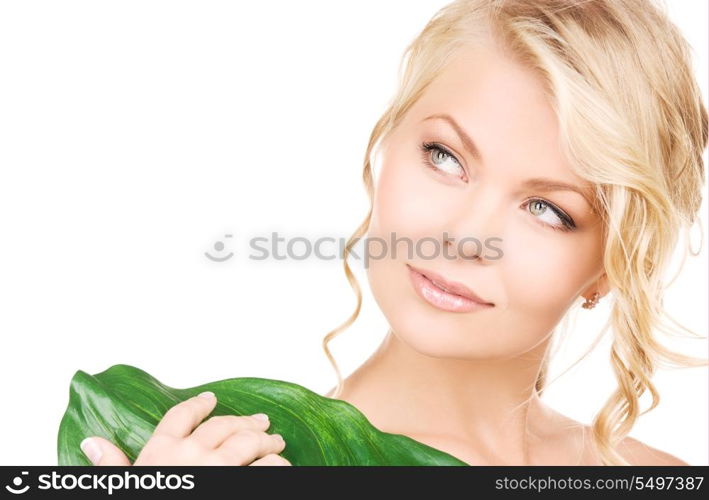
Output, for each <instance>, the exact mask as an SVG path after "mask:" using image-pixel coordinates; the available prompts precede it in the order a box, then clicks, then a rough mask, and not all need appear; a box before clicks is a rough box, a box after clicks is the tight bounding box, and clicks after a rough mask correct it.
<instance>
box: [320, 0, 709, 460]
mask: <svg viewBox="0 0 709 500" xmlns="http://www.w3.org/2000/svg"><path fill="white" fill-rule="evenodd" d="M490 41H495V42H502V43H501V44H500V45H499V46H500V47H501V48H504V50H505V51H506V53H509V54H510V55H512V56H513V57H515V59H516V60H517V61H519V62H520V63H522V64H524V65H525V66H526V67H529V68H531V69H533V70H535V71H536V72H537V74H539V75H540V76H541V78H542V81H543V82H544V85H545V87H546V90H547V92H548V95H549V98H550V102H551V104H552V105H553V107H554V110H555V112H556V114H557V117H558V120H559V126H560V133H561V142H562V147H563V151H564V154H565V155H567V157H568V158H569V160H570V163H571V164H572V166H573V168H574V171H575V172H576V173H577V174H578V175H579V176H581V177H582V178H584V179H586V180H588V181H590V183H592V184H593V185H594V186H595V195H596V202H597V207H598V212H599V214H600V215H601V217H602V220H603V223H604V241H605V247H604V266H605V272H606V274H607V277H608V284H609V286H610V292H611V293H610V294H609V296H610V298H611V299H612V305H611V314H610V318H609V322H608V323H607V324H606V328H607V327H609V326H610V327H611V328H612V332H613V340H612V347H611V354H610V361H611V365H612V368H613V371H614V375H615V378H616V381H617V388H616V389H615V391H614V392H613V393H612V394H611V396H610V397H609V398H608V399H607V400H606V402H605V404H604V405H603V407H602V408H601V410H600V411H599V412H598V413H597V414H596V416H595V417H594V420H593V423H592V430H593V432H592V440H593V443H594V444H595V446H596V449H597V450H598V452H599V454H600V456H601V459H602V462H603V463H604V464H605V465H628V462H627V461H625V460H624V458H623V457H622V456H621V455H620V454H619V453H618V452H617V451H616V445H617V444H618V443H619V442H620V441H621V440H622V439H623V438H624V437H625V436H627V434H628V433H629V431H630V429H631V428H632V426H633V425H634V424H635V422H636V420H637V419H638V417H639V416H640V415H642V414H644V413H646V412H647V411H650V410H652V409H653V408H655V407H656V406H657V405H658V403H659V400H660V396H659V394H658V391H657V389H656V388H655V386H654V385H653V383H652V381H651V377H652V375H653V374H654V372H655V370H656V369H657V368H658V367H659V366H662V364H663V363H666V364H667V365H679V366H704V365H706V364H707V362H706V360H704V359H699V358H691V357H687V356H684V355H682V354H678V353H675V352H672V351H670V350H668V349H667V348H666V347H664V346H662V345H661V344H660V343H659V342H658V340H657V337H656V335H655V331H656V330H657V331H663V332H669V331H670V329H669V325H667V324H666V323H665V322H664V319H663V316H666V317H667V318H668V319H669V320H670V322H671V323H673V324H674V325H677V326H680V327H681V325H679V324H678V323H677V322H676V321H675V320H674V319H672V318H671V317H669V315H667V313H666V312H665V311H664V310H663V303H662V295H663V291H664V289H665V288H666V287H667V286H668V285H669V284H668V285H665V284H664V282H663V277H664V274H665V271H666V269H667V267H668V264H669V260H670V257H671V256H672V253H673V250H674V249H675V247H676V244H677V241H678V238H679V236H680V232H681V231H682V230H686V233H685V234H686V235H688V234H689V230H690V229H691V227H692V226H693V225H694V223H695V222H696V221H697V217H698V211H699V209H700V205H701V201H702V195H701V189H702V186H703V183H704V164H703V160H702V154H703V151H704V149H705V148H706V146H707V134H708V132H707V128H708V126H707V110H706V108H705V107H704V104H703V101H702V96H701V92H700V90H699V88H698V85H697V83H696V81H695V79H694V77H693V73H692V66H691V53H690V50H691V49H690V47H689V45H688V43H687V42H686V40H685V39H684V38H683V37H682V35H681V33H680V31H679V30H678V28H677V27H676V26H675V25H674V24H672V23H671V22H670V20H669V19H668V17H667V15H666V7H664V5H660V4H656V3H654V2H651V1H650V0H586V1H582V0H456V1H453V2H452V3H450V4H448V5H447V6H445V7H443V8H442V9H440V10H439V11H438V12H437V13H436V14H435V15H434V16H433V18H432V19H431V20H430V21H429V22H428V24H427V25H426V26H425V28H424V29H423V31H422V32H421V33H420V34H419V35H418V37H416V38H415V39H414V40H413V42H412V43H411V44H410V45H409V46H408V47H407V49H406V51H405V53H404V57H403V58H402V61H401V64H402V65H403V67H404V71H403V77H402V66H400V68H399V80H400V81H399V88H398V89H397V92H396V93H395V95H394V97H393V98H392V100H391V101H390V103H389V105H388V107H387V109H386V110H385V112H384V114H383V115H382V116H381V118H380V119H379V120H378V121H377V123H376V125H375V126H374V129H373V131H372V132H371V135H370V138H369V144H368V146H367V150H366V154H365V161H364V170H363V174H362V177H363V181H364V185H365V188H366V190H367V194H368V196H369V201H370V208H369V212H368V213H367V216H366V217H365V219H364V221H363V222H362V223H361V224H360V225H359V227H358V228H357V229H356V230H355V232H354V233H353V234H352V236H351V237H350V238H349V240H348V241H347V244H346V246H345V248H344V249H343V255H342V256H343V263H344V270H345V275H346V277H347V279H348V281H349V282H350V285H351V286H352V288H353V289H354V291H355V294H356V295H357V306H356V308H355V311H354V312H353V313H352V315H351V316H350V317H349V318H348V319H347V320H346V321H345V322H344V323H342V324H341V325H340V326H338V327H337V328H335V329H334V330H332V331H331V332H329V333H328V334H327V335H326V336H325V337H324V339H323V348H324V350H325V354H326V355H327V357H328V358H329V360H330V362H331V363H332V365H333V367H334V368H335V372H336V374H337V378H338V385H337V388H336V391H335V394H334V397H338V396H339V394H340V393H341V390H342V386H343V380H342V377H341V375H340V371H339V369H338V368H337V364H336V362H335V360H334V358H333V357H332V354H331V353H330V350H329V349H328V347H327V344H328V342H329V341H330V340H331V339H332V338H333V337H334V336H336V335H337V334H339V333H340V332H341V331H343V330H344V329H345V328H347V327H349V326H350V325H351V324H352V323H353V321H354V320H355V319H356V317H357V316H358V315H359V312H360V308H361V304H362V294H361V290H360V287H359V284H358V283H357V279H356V278H355V276H354V274H353V273H352V271H351V270H350V268H349V265H348V263H347V257H348V255H349V254H350V251H351V249H352V247H353V246H354V244H356V243H357V241H358V240H359V238H361V237H362V236H363V235H365V234H366V232H367V230H368V228H369V222H370V218H371V215H372V202H373V191H374V188H373V183H372V170H371V155H372V153H373V151H374V150H375V149H376V147H377V146H378V145H379V144H380V143H381V141H382V140H384V139H385V138H386V137H387V136H388V135H389V134H390V133H391V132H392V131H393V130H394V129H395V128H396V126H397V125H398V124H399V122H400V121H401V120H402V118H403V117H404V115H405V114H406V112H407V110H408V109H409V108H410V107H411V106H412V104H413V103H415V102H416V101H417V99H418V98H419V97H420V96H421V94H422V93H423V92H424V90H425V89H426V87H427V86H428V85H429V84H430V83H431V82H432V81H433V80H434V79H435V77H436V75H437V74H439V73H440V71H441V70H442V69H443V67H444V66H445V64H446V63H447V61H448V60H449V59H450V57H451V55H453V54H454V53H455V52H456V50H457V49H459V48H460V47H463V46H479V45H480V44H484V43H488V42H490ZM687 238H688V237H687ZM686 242H688V239H687V240H686ZM686 255H687V249H686V247H685V253H684V257H685V258H686ZM682 264H684V258H683V260H682ZM670 283H671V282H670ZM606 328H604V331H605V330H606ZM681 328H682V329H683V330H685V331H687V332H690V330H687V329H686V328H684V327H681ZM601 333H603V332H601ZM702 338H703V337H702ZM547 368H548V357H546V358H545V360H544V361H543V363H542V366H541V369H540V373H539V376H538V379H537V381H536V384H535V388H536V390H537V391H538V392H539V393H541V391H542V390H543V389H544V387H545V386H546V373H547ZM645 391H649V392H650V393H651V395H652V404H651V406H650V407H649V408H648V409H646V410H645V411H643V412H640V408H639V399H640V396H642V395H643V394H644V393H645Z"/></svg>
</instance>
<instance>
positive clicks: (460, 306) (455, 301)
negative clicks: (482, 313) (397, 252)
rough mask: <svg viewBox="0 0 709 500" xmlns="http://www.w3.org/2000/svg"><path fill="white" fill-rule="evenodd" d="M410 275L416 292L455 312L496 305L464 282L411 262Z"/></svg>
mask: <svg viewBox="0 0 709 500" xmlns="http://www.w3.org/2000/svg"><path fill="white" fill-rule="evenodd" d="M406 266H407V267H408V268H409V276H410V278H411V283H412V285H413V287H414V289H415V290H416V293H417V294H418V295H419V296H420V297H421V298H422V299H424V300H425V301H426V302H428V303H430V304H432V305H434V306H436V307H438V308H439V309H443V310H445V311H453V312H470V311H478V310H481V309H488V308H490V307H494V305H495V304H493V303H492V302H487V301H486V300H484V299H481V298H480V297H478V296H477V295H476V294H475V293H474V292H473V291H472V290H471V289H470V288H468V287H466V286H465V285H463V284H462V283H458V282H455V281H447V280H446V279H445V278H443V276H441V275H440V274H437V273H434V272H433V271H427V270H425V269H417V268H415V267H413V266H411V265H409V264H406Z"/></svg>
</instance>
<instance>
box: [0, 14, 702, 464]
mask: <svg viewBox="0 0 709 500" xmlns="http://www.w3.org/2000/svg"><path fill="white" fill-rule="evenodd" d="M446 3H447V2H446V1H442V0H417V1H415V2H412V1H410V0H387V1H382V0H366V1H363V0H360V1H358V2H339V1H338V2H332V1H328V0H317V1H316V0H307V1H306V0H301V1H299V2H290V1H283V0H281V1H277V2H276V1H271V2H245V1H242V2H217V1H199V2H197V1H189V2H188V1H174V0H171V1H144V0H141V1H127V0H124V1H122V2H100V1H82V2H79V1H63V2H53V1H44V2H38V1H22V2H18V1H14V2H10V1H4V2H2V3H0V68H1V69H0V71H1V72H2V73H1V74H2V76H1V77H0V239H1V240H0V242H1V244H0V334H1V335H2V351H1V352H2V361H0V380H1V383H2V395H3V398H4V403H3V404H2V412H0V427H1V428H2V430H3V432H2V434H3V437H2V445H1V446H0V464H3V465H10V464H28V465H52V464H56V461H57V457H56V435H57V429H58V425H59V421H60V419H61V417H62V415H63V413H64V411H65V409H66V405H67V403H68V389H69V382H70V380H71V377H72V376H73V374H74V373H75V372H76V370H84V371H86V372H89V373H97V372H99V371H103V370H105V369H106V368H108V367H109V366H111V365H114V364H118V363H126V364H132V365H134V366H137V367H139V368H142V369H144V370H146V371H148V372H149V373H151V374H152V375H154V376H155V377H157V378H158V379H159V380H161V381H162V382H164V383H166V384H168V385H171V386H173V387H191V386H195V385H200V384H203V383H206V382H210V381H216V380H220V379H225V378H231V377H239V376H256V377H266V378H274V379H282V380H288V381H292V382H296V383H299V384H302V385H304V386H306V387H308V388H310V389H312V390H314V391H316V392H318V393H320V394H324V393H325V392H326V391H327V390H329V389H330V388H331V387H332V386H333V385H334V384H335V382H336V379H335V375H334V371H333V370H332V368H331V366H330V364H329V362H328V360H327V358H326V356H325V355H324V352H323V351H322V348H321V340H322V337H323V336H324V335H325V334H326V333H327V332H328V331H330V330H331V329H333V328H334V327H336V326H337V325H339V324H340V323H341V322H342V321H344V320H345V319H346V318H347V317H348V316H349V314H350V313H351V312H352V311H353V308H354V306H355V298H354V294H353V292H352V290H351V289H350V286H349V284H348V282H347V280H346V278H345V275H344V272H343V271H342V265H341V264H342V262H341V261H340V260H333V261H322V260H314V259H310V260H304V261H293V260H286V261H275V260H269V261H255V260H250V259H249V258H248V255H249V254H251V249H250V248H249V246H248V243H247V241H248V239H249V238H251V237H253V236H267V235H269V234H270V232H271V231H278V232H279V233H281V235H282V236H283V237H286V238H292V237H296V236H306V237H312V238H314V237H318V236H332V237H342V238H346V237H348V236H349V235H350V234H351V233H352V232H353V231H354V229H355V228H356V226H357V225H358V224H359V223H360V222H361V221H362V219H363V217H364V216H365V214H366V211H367V207H368V203H367V199H366V195H365V191H364V188H363V186H362V181H361V170H362V162H363V158H364V151H365V147H366V144H367V140H368V137H369V134H370V131H371V129H372V127H373V126H374V124H375V121H376V120H377V118H378V117H379V115H380V114H381V113H382V112H383V111H384V107H385V104H386V103H387V102H388V100H389V98H390V97H391V95H392V93H393V91H394V85H395V83H396V71H397V68H398V64H399V60H400V57H401V54H402V53H403V51H404V48H405V46H406V45H407V44H408V43H409V42H410V41H411V40H412V39H413V37H414V36H415V35H416V34H417V33H418V32H419V31H420V30H421V29H422V28H423V26H424V25H425V23H426V22H427V21H428V19H429V18H430V17H431V16H432V15H433V14H434V12H435V11H436V10H437V9H438V8H439V7H441V6H443V5H444V4H446ZM667 3H668V6H669V8H670V14H671V16H672V18H673V20H674V21H675V22H676V23H678V24H679V25H680V26H681V28H682V29H683V31H684V33H685V35H686V36H687V38H688V40H689V41H690V43H691V44H692V46H693V49H694V55H695V65H696V66H695V69H696V73H697V75H698V79H699V82H700V84H701V86H702V91H703V94H704V96H705V99H706V95H707V73H708V70H707V59H708V55H707V18H708V11H707V2H706V1H703V0H692V1H684V0H668V2H667ZM705 157H706V156H705ZM705 193H706V191H705ZM705 197H706V194H705ZM705 199H706V198H705ZM702 213H703V216H702V225H703V229H704V234H705V235H709V231H708V230H707V227H706V223H707V219H708V218H709V217H707V208H706V202H705V204H704V207H703V210H702ZM226 233H232V234H234V237H233V238H232V240H231V242H228V249H230V250H232V251H235V252H236V255H235V256H234V257H233V258H232V259H230V260H228V261H226V262H223V263H216V262H212V261H210V260H208V259H207V258H206V257H205V256H204V252H205V251H208V250H210V249H212V246H213V244H214V242H216V241H218V240H221V241H227V240H225V238H224V234H226ZM699 236H700V234H699V231H698V228H696V227H695V235H694V241H695V248H696V246H697V244H698V243H697V242H698V240H699ZM705 240H706V237H705ZM295 248H296V249H301V250H302V248H303V247H302V246H299V247H295ZM213 253H216V252H213ZM352 265H353V267H354V268H355V272H356V274H357V276H358V278H359V280H360V284H361V285H362V287H363V292H364V304H363V310H362V314H361V316H360V318H359V319H358V320H357V321H356V322H355V324H354V325H353V326H352V327H351V328H350V329H348V330H346V331H345V332H344V333H342V334H341V335H340V336H339V337H337V338H336V339H335V340H334V341H333V342H332V343H331V344H330V346H331V349H332V350H333V353H334V356H335V358H336V359H337V360H338V362H339V365H340V368H341V370H342V373H343V376H345V375H347V374H348V373H350V372H351V371H352V370H353V369H354V368H355V367H356V366H358V365H359V364H360V363H362V362H363V361H364V360H365V359H366V357H367V356H368V355H369V354H370V353H371V352H372V351H373V350H374V348H375V347H376V346H377V345H378V343H379V341H380V340H381V338H382V336H383V335H384V334H385V332H386V328H387V325H386V323H385V321H384V318H383V316H382V314H381V312H380V311H379V310H378V309H377V307H376V304H375V302H374V300H373V298H372V297H371V295H370V292H369V288H368V284H367V281H366V275H365V274H364V269H363V267H362V263H361V261H358V262H353V264H352ZM707 276H708V270H707V244H706V241H705V242H704V245H703V248H702V253H701V255H700V256H699V257H693V258H691V257H690V258H689V260H688V262H687V264H686V265H685V268H684V271H683V274H682V275H681V276H680V278H678V280H677V282H676V284H675V286H674V287H673V289H672V290H671V291H670V293H669V295H668V296H667V299H666V301H665V302H666V305H667V307H668V310H669V311H670V313H671V314H672V315H673V316H674V317H675V318H677V319H678V320H680V321H681V322H682V323H683V324H684V325H685V326H687V327H689V328H691V329H693V330H694V331H695V332H698V333H699V334H701V335H706V333H707V302H708V298H707V288H708V287H707ZM606 313H607V309H605V308H604V306H603V303H601V305H599V307H598V308H596V309H594V310H593V311H583V314H582V315H580V317H579V319H578V321H577V325H576V329H575V330H574V331H573V333H572V334H571V335H572V336H571V338H570V339H569V342H568V343H567V344H565V346H566V347H563V348H562V350H561V352H560V353H559V355H558V357H556V358H554V364H553V370H554V372H555V373H558V372H560V371H561V370H563V369H564V368H565V367H567V366H568V365H569V364H571V363H572V362H573V361H574V360H575V359H576V357H577V356H578V355H579V354H581V353H582V351H583V350H584V348H585V347H587V346H588V345H589V341H590V339H591V338H592V337H593V336H594V335H595V333H596V332H597V331H598V329H599V328H600V326H601V324H602V323H603V320H604V319H605V314H606ZM668 345H670V346H673V347H677V348H681V349H682V350H683V352H687V353H692V354H695V355H699V356H706V351H707V342H706V340H694V341H691V342H686V341H685V342H682V343H680V342H679V340H676V341H675V343H669V344H668ZM606 347H607V346H606ZM656 381H657V385H658V387H659V389H660V392H661V395H662V402H661V404H660V406H659V408H657V409H655V410H653V411H652V412H650V413H649V414H648V415H645V416H643V417H641V419H640V422H639V424H638V425H637V426H636V427H635V428H634V430H633V432H632V433H631V435H632V436H634V437H636V438H638V439H640V440H641V441H644V442H646V443H648V444H650V445H652V446H655V447H658V448H660V449H662V450H665V451H668V452H670V453H672V454H674V455H676V456H679V457H680V458H682V459H684V460H686V461H688V462H689V463H690V464H692V465H707V463H708V456H707V421H708V416H707V392H708V390H707V370H706V369H704V368H698V369H685V370H681V371H672V372H661V373H659V374H658V376H657V378H656ZM613 384H614V382H613V378H612V372H611V369H610V367H609V364H608V360H607V351H606V350H604V348H603V346H601V347H600V348H599V350H598V351H597V352H596V353H595V354H593V355H591V356H590V357H588V358H587V359H586V360H585V361H583V362H581V363H580V364H579V365H577V366H576V367H575V368H574V369H572V370H571V371H569V372H568V373H566V374H565V375H564V376H563V377H561V378H559V379H558V380H557V381H556V382H554V384H553V385H552V386H550V387H549V390H548V393H547V394H545V396H544V398H545V399H546V400H547V401H548V402H549V403H550V404H551V405H552V406H553V407H555V408H557V409H558V410H559V411H561V412H563V413H565V414H567V415H569V416H571V417H572V418H576V419H578V420H580V421H583V422H585V423H589V422H590V420H591V418H592V416H593V414H594V412H595V411H596V410H598V409H599V408H600V407H601V405H602V403H603V402H604V400H605V398H606V397H607V396H608V395H609V394H610V392H611V390H612V389H613V387H614V385H613ZM646 406H647V401H645V406H644V407H646Z"/></svg>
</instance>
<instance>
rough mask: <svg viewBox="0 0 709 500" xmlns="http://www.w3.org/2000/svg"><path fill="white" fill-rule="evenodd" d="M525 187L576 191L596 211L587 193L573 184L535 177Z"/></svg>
mask: <svg viewBox="0 0 709 500" xmlns="http://www.w3.org/2000/svg"><path fill="white" fill-rule="evenodd" d="M524 186H526V187H531V188H535V189H539V190H540V191H574V192H576V193H578V194H580V195H581V196H583V199H584V200H586V203H588V204H589V205H590V206H591V208H593V209H594V210H595V207H594V204H593V203H591V200H590V199H589V197H588V195H587V193H586V191H584V190H583V189H581V188H580V187H578V186H574V185H573V184H566V183H565V182H559V181H557V180H554V179H548V178H546V177H535V178H534V179H527V180H526V181H525V182H524Z"/></svg>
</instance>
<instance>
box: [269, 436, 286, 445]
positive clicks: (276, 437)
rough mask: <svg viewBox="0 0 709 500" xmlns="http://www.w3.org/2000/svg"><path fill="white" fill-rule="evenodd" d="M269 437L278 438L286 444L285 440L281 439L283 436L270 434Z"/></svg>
mask: <svg viewBox="0 0 709 500" xmlns="http://www.w3.org/2000/svg"><path fill="white" fill-rule="evenodd" d="M271 436H273V437H275V438H278V439H279V440H280V441H283V442H284V443H285V442H286V440H285V439H283V436H281V435H280V434H271Z"/></svg>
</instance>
